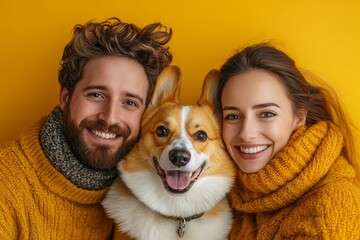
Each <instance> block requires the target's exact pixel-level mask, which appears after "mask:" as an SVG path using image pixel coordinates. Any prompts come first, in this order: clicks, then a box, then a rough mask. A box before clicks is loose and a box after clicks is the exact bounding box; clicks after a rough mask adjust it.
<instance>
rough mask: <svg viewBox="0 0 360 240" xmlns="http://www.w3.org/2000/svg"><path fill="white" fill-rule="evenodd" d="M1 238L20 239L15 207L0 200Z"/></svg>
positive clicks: (8, 239)
mask: <svg viewBox="0 0 360 240" xmlns="http://www.w3.org/2000/svg"><path fill="white" fill-rule="evenodd" d="M0 202H1V205H0V236H1V239H3V240H13V239H18V231H17V225H18V224H17V221H16V216H15V213H14V211H13V207H12V206H11V204H9V203H8V202H7V201H4V199H3V197H2V196H1V199H0Z"/></svg>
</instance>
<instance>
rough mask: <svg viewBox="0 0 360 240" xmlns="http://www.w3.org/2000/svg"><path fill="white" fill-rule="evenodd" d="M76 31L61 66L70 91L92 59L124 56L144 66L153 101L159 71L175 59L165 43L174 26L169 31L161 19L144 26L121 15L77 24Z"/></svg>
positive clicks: (61, 82) (149, 92)
mask: <svg viewBox="0 0 360 240" xmlns="http://www.w3.org/2000/svg"><path fill="white" fill-rule="evenodd" d="M73 32H74V33H73V38H72V40H71V41H70V42H69V43H68V44H67V45H66V46H65V49H64V53H63V56H62V59H61V62H60V70H59V82H60V84H61V86H63V87H66V88H67V89H68V90H69V92H70V95H72V92H73V90H74V87H75V85H76V84H77V82H78V81H79V80H80V79H81V77H82V74H83V70H84V66H85V65H86V63H88V61H89V60H90V59H93V58H96V57H99V56H104V55H109V56H120V57H128V58H131V59H134V60H136V61H137V62H139V63H140V64H141V65H142V66H143V67H144V69H145V72H146V75H147V77H148V82H149V89H148V92H147V97H146V101H147V104H148V103H149V101H150V100H151V95H152V93H153V89H154V84H155V81H156V79H157V77H158V75H159V74H160V72H161V71H162V70H163V69H164V68H165V67H166V66H168V65H169V64H170V63H171V61H172V54H171V53H170V52H169V48H168V47H165V46H164V45H165V44H166V43H168V42H169V40H170V38H171V36H172V30H171V28H170V29H169V31H168V29H167V28H166V27H165V26H164V25H162V24H161V23H153V24H149V25H147V26H145V27H144V28H142V29H141V28H139V27H137V26H135V25H134V24H129V23H124V22H121V21H120V20H119V19H118V18H110V19H107V20H105V21H103V22H95V21H90V22H87V23H86V24H84V25H81V24H77V25H75V27H74V29H73Z"/></svg>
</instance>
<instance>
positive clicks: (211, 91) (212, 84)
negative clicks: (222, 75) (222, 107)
mask: <svg viewBox="0 0 360 240" xmlns="http://www.w3.org/2000/svg"><path fill="white" fill-rule="evenodd" d="M218 82H219V71H218V70H215V69H213V70H211V71H210V72H209V73H208V74H207V75H206V77H205V80H204V83H203V87H202V92H201V96H200V98H199V100H198V101H197V104H198V105H199V106H203V105H208V106H210V107H211V108H212V109H215V104H214V100H215V97H216V94H217V88H218Z"/></svg>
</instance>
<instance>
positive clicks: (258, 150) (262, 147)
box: [240, 146, 267, 154]
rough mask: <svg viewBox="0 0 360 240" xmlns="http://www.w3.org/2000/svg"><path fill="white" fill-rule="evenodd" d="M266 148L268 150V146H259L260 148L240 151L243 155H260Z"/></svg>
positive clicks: (242, 148) (241, 148)
mask: <svg viewBox="0 0 360 240" xmlns="http://www.w3.org/2000/svg"><path fill="white" fill-rule="evenodd" d="M266 148H267V146H258V147H251V148H244V147H240V151H241V152H243V153H247V154H249V153H250V154H251V153H258V152H261V151H264V150H265V149H266Z"/></svg>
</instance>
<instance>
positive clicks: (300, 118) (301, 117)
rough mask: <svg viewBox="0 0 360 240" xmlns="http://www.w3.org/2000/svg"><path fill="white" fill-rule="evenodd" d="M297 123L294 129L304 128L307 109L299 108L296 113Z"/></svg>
mask: <svg viewBox="0 0 360 240" xmlns="http://www.w3.org/2000/svg"><path fill="white" fill-rule="evenodd" d="M296 116H297V123H296V128H298V127H301V126H304V125H305V123H306V118H307V109H305V108H300V109H298V110H297V111H296Z"/></svg>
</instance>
